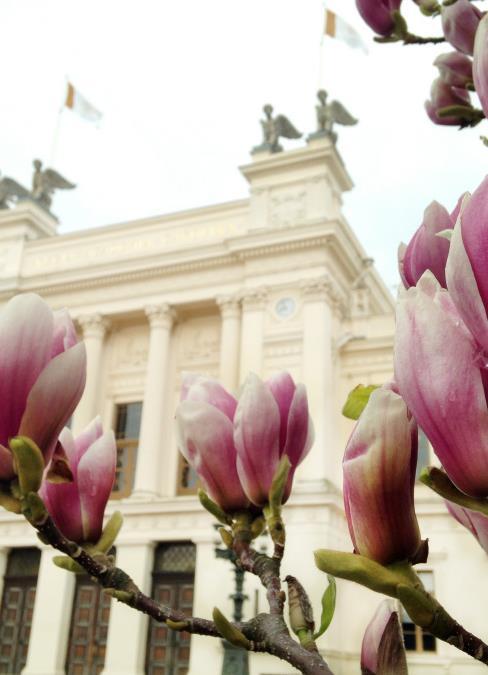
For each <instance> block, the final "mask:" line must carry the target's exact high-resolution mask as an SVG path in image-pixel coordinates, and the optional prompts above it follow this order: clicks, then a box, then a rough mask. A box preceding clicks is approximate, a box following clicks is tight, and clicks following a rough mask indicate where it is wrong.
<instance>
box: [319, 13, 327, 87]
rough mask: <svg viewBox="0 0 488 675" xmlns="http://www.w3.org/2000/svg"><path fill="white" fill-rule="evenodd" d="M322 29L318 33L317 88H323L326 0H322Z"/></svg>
mask: <svg viewBox="0 0 488 675" xmlns="http://www.w3.org/2000/svg"><path fill="white" fill-rule="evenodd" d="M321 4H322V30H321V34H320V46H319V81H318V89H323V88H324V87H323V78H324V44H325V21H326V17H327V3H326V0H322V3H321Z"/></svg>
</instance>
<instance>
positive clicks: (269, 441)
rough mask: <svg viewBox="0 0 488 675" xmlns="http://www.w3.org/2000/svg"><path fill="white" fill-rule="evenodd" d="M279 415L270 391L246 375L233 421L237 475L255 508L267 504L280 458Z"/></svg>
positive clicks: (255, 378)
mask: <svg viewBox="0 0 488 675" xmlns="http://www.w3.org/2000/svg"><path fill="white" fill-rule="evenodd" d="M279 436H280V412H279V409H278V404H277V403H276V400H275V398H274V396H273V394H272V393H271V391H270V390H269V388H268V387H267V386H266V385H265V384H264V383H263V382H262V381H261V380H260V379H259V378H258V377H257V376H256V375H253V374H250V375H248V377H247V379H246V381H245V383H244V387H243V390H242V394H241V396H240V398H239V404H238V406H237V410H236V414H235V419H234V442H235V446H236V449H237V473H238V474H239V478H240V480H241V484H242V487H243V488H244V492H245V493H246V495H247V496H248V498H249V499H250V500H251V501H252V502H253V504H256V505H257V506H262V505H263V504H265V503H266V502H267V501H268V493H269V489H270V487H271V481H272V480H273V476H274V473H275V471H276V468H277V466H278V462H279V458H280V449H279Z"/></svg>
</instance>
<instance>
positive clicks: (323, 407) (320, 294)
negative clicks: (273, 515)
mask: <svg viewBox="0 0 488 675" xmlns="http://www.w3.org/2000/svg"><path fill="white" fill-rule="evenodd" d="M301 291H302V297H303V356H302V381H303V383H304V384H305V386H306V387H307V394H308V403H309V408H310V414H311V416H312V419H313V423H314V427H315V442H314V445H313V447H312V450H311V451H310V454H309V456H308V457H307V459H306V460H305V462H304V463H303V465H302V466H301V467H300V468H299V470H298V473H297V477H298V478H299V479H301V480H303V481H307V482H316V483H317V484H323V482H324V481H325V479H327V478H328V477H330V476H331V475H332V473H333V461H334V458H333V452H334V437H335V434H334V430H333V411H332V406H333V401H334V383H333V361H332V357H333V354H332V312H331V308H330V302H331V281H330V279H329V278H328V277H326V276H324V277H319V278H316V279H310V280H308V279H307V280H305V281H303V282H302V284H301Z"/></svg>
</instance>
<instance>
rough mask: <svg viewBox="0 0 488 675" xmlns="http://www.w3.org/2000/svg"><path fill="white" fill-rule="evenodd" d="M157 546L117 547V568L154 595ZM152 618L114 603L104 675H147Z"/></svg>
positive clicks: (144, 544)
mask: <svg viewBox="0 0 488 675" xmlns="http://www.w3.org/2000/svg"><path fill="white" fill-rule="evenodd" d="M153 551H154V545H153V543H152V542H147V543H142V544H141V543H140V542H137V543H118V544H117V566H118V567H120V568H121V569H123V570H126V571H127V572H128V573H129V574H130V576H131V578H132V579H133V580H134V582H135V583H136V584H137V586H139V588H140V589H141V591H142V592H143V593H146V595H151V570H152V564H153ZM148 622H149V617H148V616H147V615H146V614H142V613H141V612H136V611H134V610H133V609H132V608H131V607H128V606H127V605H124V604H123V603H121V602H112V607H111V609H110V623H109V627H108V636H107V651H106V654H105V667H104V669H103V671H102V675H144V673H145V668H144V666H145V659H146V644H147V629H148Z"/></svg>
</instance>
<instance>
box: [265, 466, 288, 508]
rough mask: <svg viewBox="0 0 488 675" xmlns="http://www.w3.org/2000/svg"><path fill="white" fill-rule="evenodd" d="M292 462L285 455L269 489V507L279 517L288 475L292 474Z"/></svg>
mask: <svg viewBox="0 0 488 675" xmlns="http://www.w3.org/2000/svg"><path fill="white" fill-rule="evenodd" d="M290 469H291V462H290V460H289V459H288V456H287V455H283V457H282V458H281V459H280V462H279V464H278V466H277V468H276V472H275V474H274V476H273V480H272V481H271V487H270V489H269V496H268V499H269V506H270V508H271V512H272V514H273V515H275V516H277V515H279V513H280V510H281V503H282V501H283V493H284V492H285V487H286V482H287V480H288V474H289V473H290Z"/></svg>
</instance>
